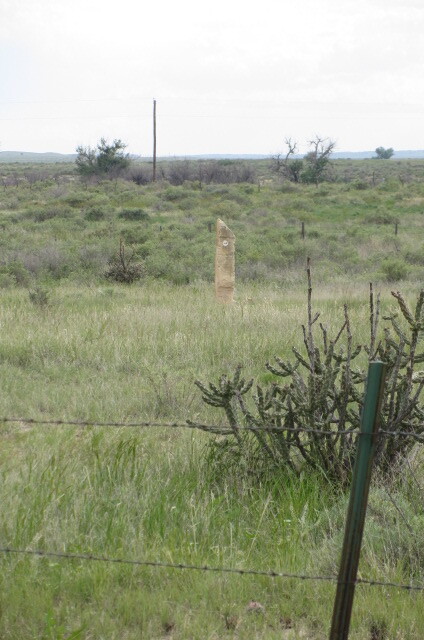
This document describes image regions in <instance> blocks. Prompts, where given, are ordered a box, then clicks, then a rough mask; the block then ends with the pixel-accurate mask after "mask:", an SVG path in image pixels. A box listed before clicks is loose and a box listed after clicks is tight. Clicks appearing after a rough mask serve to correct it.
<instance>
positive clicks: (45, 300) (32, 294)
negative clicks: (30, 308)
mask: <svg viewBox="0 0 424 640" xmlns="http://www.w3.org/2000/svg"><path fill="white" fill-rule="evenodd" d="M28 295H29V299H30V301H31V303H32V304H33V305H35V306H36V307H41V308H42V309H44V308H45V307H47V306H48V304H49V302H50V300H49V293H48V291H47V289H44V288H43V287H35V288H34V289H32V290H31V291H29V292H28Z"/></svg>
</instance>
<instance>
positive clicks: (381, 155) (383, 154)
mask: <svg viewBox="0 0 424 640" xmlns="http://www.w3.org/2000/svg"><path fill="white" fill-rule="evenodd" d="M394 152H395V151H394V149H392V147H390V148H389V149H385V148H384V147H377V149H376V150H375V153H376V154H377V155H376V158H377V159H378V160H390V158H391V157H392V156H393V154H394Z"/></svg>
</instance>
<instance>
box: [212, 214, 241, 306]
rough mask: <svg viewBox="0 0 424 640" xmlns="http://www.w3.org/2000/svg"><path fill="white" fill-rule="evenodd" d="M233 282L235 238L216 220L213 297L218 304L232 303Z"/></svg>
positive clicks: (224, 225) (220, 221)
mask: <svg viewBox="0 0 424 640" xmlns="http://www.w3.org/2000/svg"><path fill="white" fill-rule="evenodd" d="M235 280H236V276H235V236H234V233H233V232H232V231H231V229H229V228H228V227H227V225H226V224H225V223H224V222H222V220H220V219H219V218H218V220H217V222H216V253H215V297H216V299H217V301H218V302H233V300H234V285H235Z"/></svg>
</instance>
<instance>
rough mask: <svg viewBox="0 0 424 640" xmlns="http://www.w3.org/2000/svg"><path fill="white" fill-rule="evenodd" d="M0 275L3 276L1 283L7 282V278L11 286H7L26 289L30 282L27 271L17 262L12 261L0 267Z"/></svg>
mask: <svg viewBox="0 0 424 640" xmlns="http://www.w3.org/2000/svg"><path fill="white" fill-rule="evenodd" d="M0 273H1V274H2V275H3V276H4V278H3V282H7V281H8V278H9V281H10V282H11V284H10V285H8V286H12V284H15V285H18V286H20V287H27V286H28V285H29V283H30V281H31V275H30V273H29V271H28V270H27V269H25V267H24V265H23V264H22V262H20V261H19V260H13V261H12V262H9V263H8V264H5V265H3V266H2V267H0ZM3 286H4V285H3Z"/></svg>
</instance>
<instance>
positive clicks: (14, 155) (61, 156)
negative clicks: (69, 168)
mask: <svg viewBox="0 0 424 640" xmlns="http://www.w3.org/2000/svg"><path fill="white" fill-rule="evenodd" d="M76 157H77V154H76V153H69V154H65V153H53V152H47V153H33V152H32V151H0V162H40V163H51V162H74V161H75V158H76Z"/></svg>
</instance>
